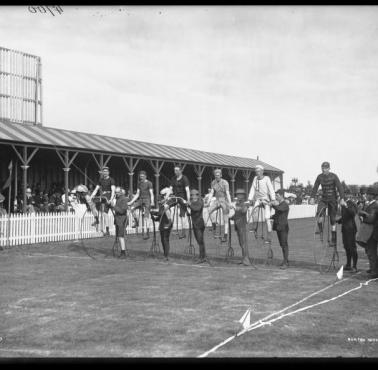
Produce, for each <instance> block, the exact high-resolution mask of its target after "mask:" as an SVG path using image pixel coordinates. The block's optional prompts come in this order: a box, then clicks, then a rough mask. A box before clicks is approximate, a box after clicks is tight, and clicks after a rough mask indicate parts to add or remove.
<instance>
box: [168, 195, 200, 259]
mask: <svg viewBox="0 0 378 370" xmlns="http://www.w3.org/2000/svg"><path fill="white" fill-rule="evenodd" d="M178 201H181V202H186V200H185V199H184V198H182V197H177V196H169V197H168V199H167V200H165V201H164V202H163V204H166V203H167V202H175V203H176V204H175V205H174V206H172V207H170V212H171V215H172V221H173V227H172V232H171V237H172V236H176V237H178V240H183V239H186V242H187V243H186V245H185V249H184V253H185V254H188V255H190V256H193V257H194V256H195V254H196V251H195V247H194V245H193V242H192V240H193V233H192V219H191V217H190V214H189V213H188V212H185V215H184V217H180V205H179V203H177V202H178ZM161 217H162V216H161ZM186 230H188V235H186Z"/></svg>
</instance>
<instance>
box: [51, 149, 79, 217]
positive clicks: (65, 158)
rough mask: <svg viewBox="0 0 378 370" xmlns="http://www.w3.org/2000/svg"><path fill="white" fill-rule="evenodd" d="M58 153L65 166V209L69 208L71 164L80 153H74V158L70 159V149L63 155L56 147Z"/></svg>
mask: <svg viewBox="0 0 378 370" xmlns="http://www.w3.org/2000/svg"><path fill="white" fill-rule="evenodd" d="M55 151H56V153H57V154H58V157H59V158H60V160H61V161H62V163H63V165H64V167H63V171H64V193H65V197H64V198H65V199H64V209H65V211H67V210H68V172H69V171H70V166H71V164H72V163H73V161H74V160H75V158H76V157H77V155H78V154H79V153H78V152H76V153H74V155H73V156H72V158H71V159H70V152H69V151H68V150H65V151H64V155H62V154H61V153H60V152H59V150H57V149H55Z"/></svg>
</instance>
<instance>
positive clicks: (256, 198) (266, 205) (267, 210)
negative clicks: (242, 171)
mask: <svg viewBox="0 0 378 370" xmlns="http://www.w3.org/2000/svg"><path fill="white" fill-rule="evenodd" d="M255 173H256V176H255V177H254V179H253V181H252V186H251V190H250V191H249V195H248V201H249V202H250V203H251V204H252V205H255V206H256V207H261V208H263V209H264V220H265V222H266V227H267V240H266V243H269V244H270V243H271V241H272V224H271V221H270V216H271V202H274V201H275V200H276V193H275V192H274V188H273V185H272V182H271V180H270V178H269V177H268V176H264V167H263V166H261V165H259V164H258V165H257V166H256V167H255ZM258 221H260V220H258Z"/></svg>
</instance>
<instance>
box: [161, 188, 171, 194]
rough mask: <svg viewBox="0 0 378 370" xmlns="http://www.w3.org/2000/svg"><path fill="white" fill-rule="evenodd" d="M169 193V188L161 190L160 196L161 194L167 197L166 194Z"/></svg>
mask: <svg viewBox="0 0 378 370" xmlns="http://www.w3.org/2000/svg"><path fill="white" fill-rule="evenodd" d="M168 191H169V188H164V189H161V190H160V194H161V195H165V194H167V193H168Z"/></svg>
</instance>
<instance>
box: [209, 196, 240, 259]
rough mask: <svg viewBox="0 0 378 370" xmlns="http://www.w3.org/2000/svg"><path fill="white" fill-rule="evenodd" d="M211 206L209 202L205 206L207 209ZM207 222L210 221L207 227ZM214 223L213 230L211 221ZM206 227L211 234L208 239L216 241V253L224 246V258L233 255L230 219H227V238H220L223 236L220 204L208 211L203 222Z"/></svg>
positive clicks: (218, 253)
mask: <svg viewBox="0 0 378 370" xmlns="http://www.w3.org/2000/svg"><path fill="white" fill-rule="evenodd" d="M210 206H211V203H210V204H209V205H207V206H206V208H207V210H209V207H210ZM209 222H210V223H211V226H210V227H209V226H208V225H209ZM213 222H214V223H215V230H213V227H212V223H213ZM205 226H206V229H207V230H208V233H210V234H211V236H209V239H210V240H211V238H213V239H214V240H215V241H216V255H217V256H220V255H221V250H222V248H223V247H226V248H227V250H226V259H227V260H228V259H229V258H232V257H234V255H235V253H234V249H233V248H232V244H231V238H232V237H231V233H232V231H231V230H232V229H231V220H230V218H229V219H228V238H227V240H226V241H223V240H222V238H223V236H224V230H225V227H224V217H223V210H222V207H221V206H218V207H216V208H214V209H213V211H212V212H211V214H210V213H208V215H207V218H206V222H205Z"/></svg>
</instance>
